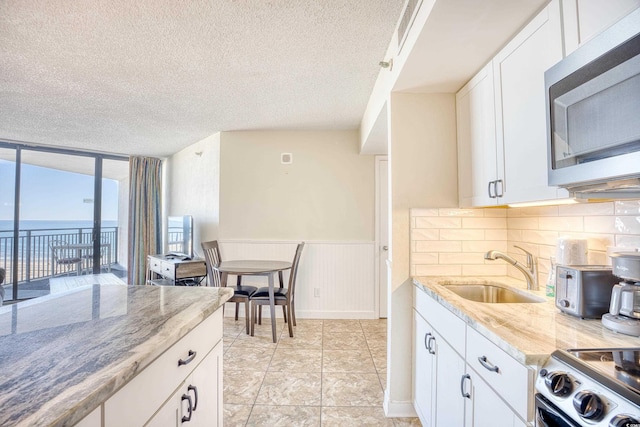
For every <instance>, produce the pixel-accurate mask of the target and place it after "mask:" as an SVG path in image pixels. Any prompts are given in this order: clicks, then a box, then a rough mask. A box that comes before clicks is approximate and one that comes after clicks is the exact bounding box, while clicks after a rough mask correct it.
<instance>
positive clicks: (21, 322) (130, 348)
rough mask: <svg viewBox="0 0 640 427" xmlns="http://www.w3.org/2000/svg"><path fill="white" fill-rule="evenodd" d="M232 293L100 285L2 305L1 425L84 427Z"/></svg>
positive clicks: (186, 288)
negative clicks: (81, 423)
mask: <svg viewBox="0 0 640 427" xmlns="http://www.w3.org/2000/svg"><path fill="white" fill-rule="evenodd" d="M232 295H233V291H232V290H231V289H224V288H208V287H167V286H164V287H156V286H126V285H92V286H83V287H80V288H77V289H73V290H69V291H66V292H62V293H57V294H53V295H47V296H44V297H40V298H35V299H33V300H29V301H24V302H21V303H18V304H14V305H8V306H3V307H0V372H1V374H0V408H2V410H1V411H0V425H3V426H4V425H11V426H67V425H73V424H75V423H77V422H78V421H80V420H81V419H82V418H83V417H84V416H86V415H87V414H89V413H90V412H91V411H92V410H93V409H95V408H97V407H98V406H99V405H100V404H101V403H103V402H104V401H105V400H106V399H107V398H109V397H110V396H111V395H112V394H113V393H114V392H116V391H117V390H118V389H119V388H120V387H122V386H123V385H124V384H125V383H127V382H128V381H129V380H131V379H132V378H133V377H134V376H135V375H136V374H137V373H139V372H140V371H141V370H142V369H144V368H145V367H146V366H147V365H149V364H150V363H151V362H153V361H154V360H155V359H156V358H157V357H158V356H160V355H161V354H162V353H163V352H164V351H165V350H167V349H168V348H169V347H171V346H172V345H173V344H174V343H176V342H177V341H178V340H179V339H180V338H182V337H183V336H185V335H186V334H187V333H188V332H189V331H191V330H192V329H193V328H194V327H196V326H197V325H198V324H199V323H200V322H202V321H203V320H204V319H205V318H207V317H208V316H209V315H210V314H212V313H213V312H214V311H215V310H216V309H218V308H219V307H220V306H221V305H222V304H224V302H225V301H227V300H228V299H229V298H230V297H231V296H232Z"/></svg>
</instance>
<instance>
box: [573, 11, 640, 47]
mask: <svg viewBox="0 0 640 427" xmlns="http://www.w3.org/2000/svg"><path fill="white" fill-rule="evenodd" d="M638 7H640V0H607V1H602V0H563V1H562V19H563V26H564V43H565V44H564V47H565V54H566V55H568V54H570V53H571V52H573V51H574V50H576V49H577V48H578V47H580V46H582V45H583V44H584V43H586V42H587V41H589V40H590V39H592V38H593V37H594V36H596V35H598V34H599V33H601V32H602V31H603V30H605V29H606V28H608V27H610V26H611V25H612V24H614V23H615V22H616V21H618V20H620V19H621V18H623V17H624V16H626V15H628V14H629V13H631V12H632V11H633V10H635V9H637V8H638Z"/></svg>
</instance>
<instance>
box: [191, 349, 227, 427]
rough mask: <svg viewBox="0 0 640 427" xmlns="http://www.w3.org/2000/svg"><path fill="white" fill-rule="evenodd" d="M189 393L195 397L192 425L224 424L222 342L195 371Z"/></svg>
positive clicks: (209, 426) (211, 425)
mask: <svg viewBox="0 0 640 427" xmlns="http://www.w3.org/2000/svg"><path fill="white" fill-rule="evenodd" d="M187 393H188V394H190V395H191V396H192V397H193V399H194V408H193V414H192V421H193V423H192V424H191V425H193V426H207V427H213V426H222V415H223V410H222V342H220V343H219V344H218V345H217V346H216V347H215V348H214V349H213V350H211V352H210V353H209V355H208V356H207V357H206V358H205V359H204V360H203V361H202V363H201V364H200V365H199V366H198V367H197V368H196V369H195V370H194V371H193V374H192V375H191V377H190V378H189V379H188V380H187ZM196 394H197V398H196ZM183 410H184V407H183Z"/></svg>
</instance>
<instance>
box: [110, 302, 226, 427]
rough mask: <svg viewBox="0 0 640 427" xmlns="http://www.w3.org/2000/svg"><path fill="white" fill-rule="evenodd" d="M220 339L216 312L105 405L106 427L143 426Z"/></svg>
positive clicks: (220, 332)
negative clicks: (181, 362)
mask: <svg viewBox="0 0 640 427" xmlns="http://www.w3.org/2000/svg"><path fill="white" fill-rule="evenodd" d="M221 339H222V310H221V309H219V310H216V312H215V313H213V314H212V315H210V316H209V317H208V318H207V319H205V320H204V321H203V322H202V323H201V324H200V325H198V326H197V327H196V328H195V329H193V330H192V331H191V332H189V334H187V335H186V336H184V337H183V338H182V339H181V340H180V341H178V342H177V343H176V344H174V345H173V346H172V347H171V348H169V349H168V350H167V351H166V352H164V353H163V354H162V355H161V356H160V357H158V358H157V359H156V360H155V361H154V362H153V363H151V365H149V366H147V367H146V368H145V369H143V370H142V371H141V372H140V373H139V374H138V375H137V376H135V377H134V378H133V379H132V380H131V381H130V382H129V383H127V384H125V386H124V387H122V388H121V389H120V390H119V391H118V392H116V393H115V394H114V395H113V396H111V397H110V398H109V399H108V400H107V401H106V402H105V407H104V420H105V426H107V427H110V426H124V425H131V426H134V425H135V426H141V425H144V423H145V422H146V421H147V420H149V419H150V418H151V416H152V415H153V414H154V413H155V412H156V411H157V410H158V408H160V407H161V406H162V404H163V403H164V402H165V401H166V400H167V398H168V397H169V396H171V395H172V394H173V392H174V391H175V390H176V389H177V387H178V386H179V385H180V384H181V383H182V382H183V381H184V380H185V379H186V378H187V376H188V375H190V374H191V372H192V371H193V370H194V369H195V368H196V367H197V366H198V364H199V363H200V362H201V361H202V360H203V358H204V357H205V356H206V355H207V354H208V353H209V351H211V349H212V348H214V347H215V345H216V343H218V342H219V341H220V340H221ZM190 351H191V352H194V353H191V354H190ZM179 360H185V361H186V360H190V361H189V362H188V363H187V364H183V365H178V361H179Z"/></svg>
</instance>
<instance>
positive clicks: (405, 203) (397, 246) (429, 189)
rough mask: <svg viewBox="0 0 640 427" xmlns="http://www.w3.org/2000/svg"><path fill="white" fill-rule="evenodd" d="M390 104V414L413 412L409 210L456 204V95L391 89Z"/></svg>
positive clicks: (386, 394)
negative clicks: (405, 91)
mask: <svg viewBox="0 0 640 427" xmlns="http://www.w3.org/2000/svg"><path fill="white" fill-rule="evenodd" d="M389 106H390V110H389V120H390V123H389V129H390V130H391V131H390V132H391V133H390V141H389V143H390V148H389V153H390V156H389V164H390V168H391V170H390V188H391V196H390V200H391V218H392V228H391V254H390V257H391V264H392V266H391V269H392V274H391V283H390V288H391V295H390V313H389V325H388V347H387V351H388V366H387V369H388V376H387V390H386V393H385V409H386V413H387V415H388V416H407V415H411V413H412V412H413V404H412V389H411V375H412V372H411V366H412V362H411V342H412V328H413V323H412V313H411V311H412V310H411V309H412V306H413V292H412V291H413V287H412V284H411V275H410V268H409V265H410V264H409V261H410V234H409V231H410V221H409V219H410V209H411V208H412V207H425V208H426V207H436V206H457V203H458V190H457V182H458V181H457V173H458V172H457V157H456V151H457V149H456V122H455V96H454V95H453V94H410V93H392V94H391V98H390V101H389Z"/></svg>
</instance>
